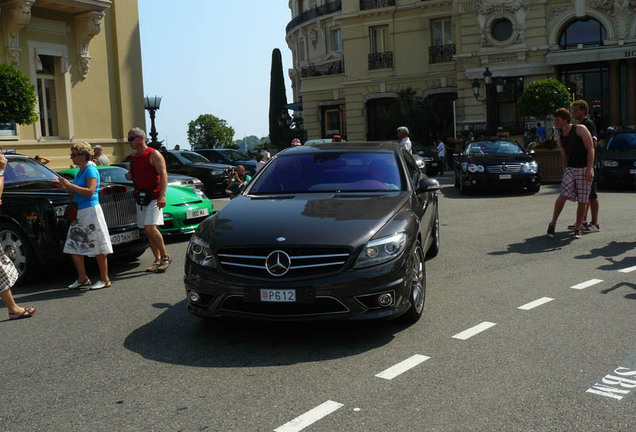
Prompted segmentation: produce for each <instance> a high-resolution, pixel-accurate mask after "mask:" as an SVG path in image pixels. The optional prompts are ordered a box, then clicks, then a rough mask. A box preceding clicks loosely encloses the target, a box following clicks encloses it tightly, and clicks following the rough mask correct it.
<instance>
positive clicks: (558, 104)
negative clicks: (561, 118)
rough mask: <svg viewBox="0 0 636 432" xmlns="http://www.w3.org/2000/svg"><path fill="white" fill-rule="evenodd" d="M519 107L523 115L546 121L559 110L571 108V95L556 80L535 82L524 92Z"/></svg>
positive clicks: (518, 102) (518, 103)
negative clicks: (545, 119)
mask: <svg viewBox="0 0 636 432" xmlns="http://www.w3.org/2000/svg"><path fill="white" fill-rule="evenodd" d="M517 105H518V106H519V110H520V112H521V114H522V115H526V116H533V117H536V118H540V119H544V118H546V117H547V116H549V115H550V114H552V113H553V112H554V111H555V110H556V109H557V108H569V107H570V105H571V99H570V93H569V92H568V89H567V87H566V86H565V85H563V83H561V82H560V81H558V80H556V79H554V78H549V79H545V80H539V81H534V82H531V83H530V84H528V85H527V86H526V88H525V89H524V90H523V93H521V96H520V97H519V100H518V101H517Z"/></svg>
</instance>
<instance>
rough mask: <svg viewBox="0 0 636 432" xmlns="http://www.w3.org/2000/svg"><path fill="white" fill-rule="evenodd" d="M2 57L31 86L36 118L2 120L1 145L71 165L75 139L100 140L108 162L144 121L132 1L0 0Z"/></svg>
mask: <svg viewBox="0 0 636 432" xmlns="http://www.w3.org/2000/svg"><path fill="white" fill-rule="evenodd" d="M0 61H2V62H4V63H9V64H11V65H13V66H15V67H16V68H18V69H19V70H20V71H22V72H23V73H24V74H25V75H26V76H27V77H29V78H30V81H31V83H32V84H33V85H34V86H35V87H36V92H37V96H38V112H39V120H38V122H37V123H35V124H34V125H13V124H10V125H7V124H4V125H0V146H1V147H3V148H14V149H16V151H17V152H18V153H22V154H27V155H30V156H35V155H36V154H39V155H41V156H44V157H46V158H48V159H50V160H51V164H50V165H49V166H50V167H51V168H53V169H61V168H67V167H68V166H69V164H70V160H69V156H68V149H69V147H70V145H71V143H73V142H78V141H88V142H90V143H91V144H93V145H95V144H100V145H102V147H103V148H104V153H106V154H108V155H109V157H110V158H111V161H112V162H114V161H115V160H117V159H119V158H120V157H123V156H124V154H125V152H126V150H127V149H128V143H127V141H126V137H127V132H128V130H129V129H130V128H131V127H133V126H139V125H141V126H142V127H143V126H144V125H145V112H144V102H143V100H144V98H143V80H142V68H141V43H140V38H139V19H138V11H137V1H136V0H125V1H122V0H112V1H111V0H0Z"/></svg>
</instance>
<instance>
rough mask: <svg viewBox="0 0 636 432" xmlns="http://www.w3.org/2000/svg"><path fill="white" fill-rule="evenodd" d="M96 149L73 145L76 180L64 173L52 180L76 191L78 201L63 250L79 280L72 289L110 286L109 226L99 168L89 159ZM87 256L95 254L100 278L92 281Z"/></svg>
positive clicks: (110, 251) (110, 248) (70, 191)
mask: <svg viewBox="0 0 636 432" xmlns="http://www.w3.org/2000/svg"><path fill="white" fill-rule="evenodd" d="M92 159H93V149H92V147H91V145H90V144H89V143H86V142H81V143H77V144H74V145H73V146H72V147H71V160H72V161H73V164H75V165H77V167H78V168H79V171H78V173H77V175H76V176H75V180H73V183H71V182H69V181H68V180H66V179H65V178H63V177H60V178H59V179H55V180H53V184H54V185H55V186H57V187H59V188H61V189H64V190H65V191H67V192H68V193H70V194H72V195H73V198H74V201H75V203H76V204H77V217H76V219H75V220H73V221H72V222H71V226H70V227H69V230H68V236H67V238H66V244H65V245H64V253H67V254H70V255H71V258H72V259H73V264H75V268H76V269H77V280H76V281H75V282H73V283H72V284H71V285H69V286H68V287H69V289H75V288H82V287H89V289H92V290H98V289H102V288H108V287H109V286H110V285H111V283H110V279H109V278H108V263H107V261H106V255H108V254H111V253H113V246H112V245H111V243H110V235H109V234H108V226H107V225H106V218H105V217H104V212H103V211H102V207H101V206H100V205H99V193H98V191H99V172H98V171H97V168H95V165H94V164H93V163H91V162H90V161H91V160H92ZM84 256H94V257H95V258H96V259H97V266H98V267H99V279H100V280H99V282H97V283H95V284H93V285H91V280H90V279H89V278H88V275H87V274H86V267H85V265H84Z"/></svg>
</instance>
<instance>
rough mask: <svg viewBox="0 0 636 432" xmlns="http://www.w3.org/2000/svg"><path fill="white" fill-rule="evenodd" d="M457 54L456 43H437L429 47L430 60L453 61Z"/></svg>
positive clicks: (431, 62) (434, 61)
mask: <svg viewBox="0 0 636 432" xmlns="http://www.w3.org/2000/svg"><path fill="white" fill-rule="evenodd" d="M454 55H455V44H448V45H436V46H432V47H429V48H428V62H429V63H430V64H433V63H442V62H449V61H453V56H454Z"/></svg>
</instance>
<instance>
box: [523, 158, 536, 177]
mask: <svg viewBox="0 0 636 432" xmlns="http://www.w3.org/2000/svg"><path fill="white" fill-rule="evenodd" d="M537 171H539V165H537V163H536V162H534V161H532V162H526V163H524V164H523V165H521V172H522V173H531V174H534V173H536V172H537Z"/></svg>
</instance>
